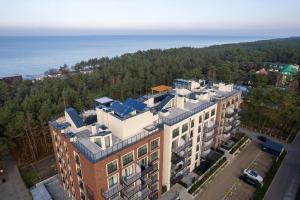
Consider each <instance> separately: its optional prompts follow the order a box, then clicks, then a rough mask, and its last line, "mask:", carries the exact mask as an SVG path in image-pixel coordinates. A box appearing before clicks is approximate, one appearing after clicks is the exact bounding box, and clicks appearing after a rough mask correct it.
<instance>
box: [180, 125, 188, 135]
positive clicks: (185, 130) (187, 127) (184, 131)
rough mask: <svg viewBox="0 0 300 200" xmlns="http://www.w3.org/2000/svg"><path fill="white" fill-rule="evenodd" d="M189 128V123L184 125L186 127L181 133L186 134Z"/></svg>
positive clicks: (183, 127)
mask: <svg viewBox="0 0 300 200" xmlns="http://www.w3.org/2000/svg"><path fill="white" fill-rule="evenodd" d="M188 128H189V125H188V123H186V124H184V125H183V126H182V129H181V132H182V133H184V132H186V131H187V130H188Z"/></svg>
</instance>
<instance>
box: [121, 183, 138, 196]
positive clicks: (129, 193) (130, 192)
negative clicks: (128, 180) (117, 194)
mask: <svg viewBox="0 0 300 200" xmlns="http://www.w3.org/2000/svg"><path fill="white" fill-rule="evenodd" d="M141 188H142V186H141V185H136V186H134V187H130V188H128V189H124V190H123V194H124V196H125V197H127V198H128V199H131V197H132V196H133V195H134V194H136V193H137V192H139V191H140V190H141Z"/></svg>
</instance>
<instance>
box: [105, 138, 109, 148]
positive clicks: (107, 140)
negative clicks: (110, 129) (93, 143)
mask: <svg viewBox="0 0 300 200" xmlns="http://www.w3.org/2000/svg"><path fill="white" fill-rule="evenodd" d="M104 140H105V147H106V148H108V147H110V136H107V137H105V138H104Z"/></svg>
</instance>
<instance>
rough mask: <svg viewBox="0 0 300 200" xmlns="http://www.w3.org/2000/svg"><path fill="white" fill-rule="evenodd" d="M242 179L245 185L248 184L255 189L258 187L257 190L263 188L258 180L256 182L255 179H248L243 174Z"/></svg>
mask: <svg viewBox="0 0 300 200" xmlns="http://www.w3.org/2000/svg"><path fill="white" fill-rule="evenodd" d="M240 179H241V180H242V181H244V182H245V183H248V184H249V185H252V186H253V187H256V188H257V187H261V186H262V183H260V182H258V181H257V180H254V179H252V178H250V177H248V176H247V175H245V174H242V175H241V176H240Z"/></svg>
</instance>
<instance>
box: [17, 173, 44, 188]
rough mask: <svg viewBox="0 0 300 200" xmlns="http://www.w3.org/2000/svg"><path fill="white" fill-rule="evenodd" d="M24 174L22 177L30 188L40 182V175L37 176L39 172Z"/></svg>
mask: <svg viewBox="0 0 300 200" xmlns="http://www.w3.org/2000/svg"><path fill="white" fill-rule="evenodd" d="M21 175H22V179H23V181H24V183H25V185H26V186H27V187H28V188H30V187H32V186H34V185H35V184H36V183H37V182H39V181H40V180H39V177H38V176H37V174H35V173H31V172H30V173H26V174H21Z"/></svg>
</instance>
